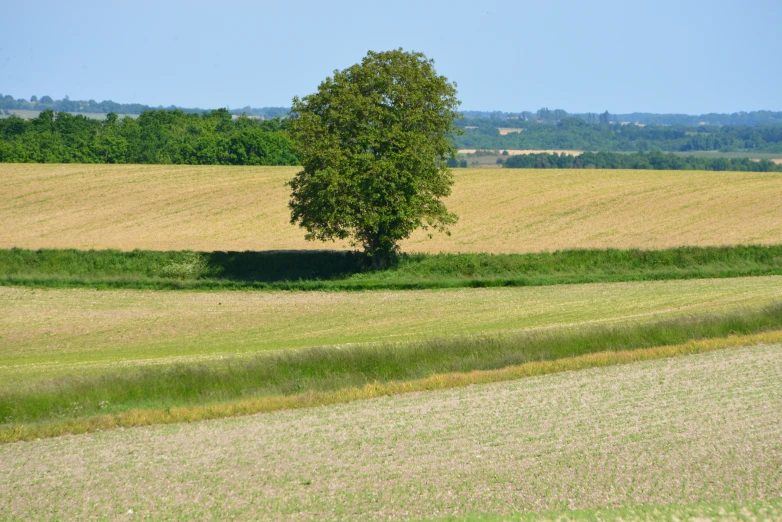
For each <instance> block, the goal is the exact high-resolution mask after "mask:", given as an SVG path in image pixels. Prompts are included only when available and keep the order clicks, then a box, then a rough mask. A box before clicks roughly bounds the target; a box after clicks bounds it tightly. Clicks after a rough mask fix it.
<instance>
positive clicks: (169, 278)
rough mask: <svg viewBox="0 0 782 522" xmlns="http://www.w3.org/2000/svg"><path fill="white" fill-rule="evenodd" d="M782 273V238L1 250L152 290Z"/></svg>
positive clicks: (39, 278)
mask: <svg viewBox="0 0 782 522" xmlns="http://www.w3.org/2000/svg"><path fill="white" fill-rule="evenodd" d="M780 274H782V245H774V246H761V245H751V246H730V247H681V248H672V249H667V250H635V249H633V250H616V249H609V250H566V251H561V252H553V253H538V254H439V255H427V254H413V255H407V254H403V255H401V256H400V257H399V258H398V259H397V261H396V262H395V263H394V264H393V266H391V267H390V268H389V269H387V270H384V271H375V270H372V269H371V265H370V263H369V262H368V261H367V259H366V258H365V256H363V255H362V254H360V253H355V252H328V251H326V252H323V251H320V252H319V251H310V252H306V251H300V252H192V251H175V252H159V251H150V250H147V251H142V250H135V251H132V252H123V251H118V250H73V249H68V250H49V249H42V250H26V249H20V248H13V249H7V250H0V284H5V285H21V286H31V287H61V288H67V287H92V288H147V289H279V290H372V289H399V290H402V289H424V288H453V287H490V286H542V285H554V284H563V283H593V282H617V281H644V280H666V279H696V278H724V277H742V276H758V275H780Z"/></svg>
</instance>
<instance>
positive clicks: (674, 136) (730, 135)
mask: <svg viewBox="0 0 782 522" xmlns="http://www.w3.org/2000/svg"><path fill="white" fill-rule="evenodd" d="M599 116H602V117H601V118H597V119H596V121H593V122H587V121H585V120H583V119H581V118H576V117H571V116H568V117H566V118H564V119H562V120H559V121H558V122H556V123H550V122H542V123H541V122H538V121H537V120H526V121H525V120H510V121H504V122H503V125H502V126H498V122H497V121H496V120H492V119H487V118H483V119H468V118H464V119H462V120H460V121H459V122H458V125H459V127H460V128H461V129H463V130H464V134H462V135H461V136H455V137H454V138H453V139H454V143H455V145H456V147H457V148H458V149H490V150H503V149H505V150H512V149H526V150H551V149H555V150H605V151H616V152H632V151H654V150H661V151H668V152H687V151H722V152H735V151H752V152H782V125H758V126H747V125H724V126H714V125H697V126H684V125H673V126H664V125H646V126H641V125H635V124H627V125H621V124H617V123H614V121H613V120H612V119H611V118H612V116H611V115H608V114H607V113H604V114H603V115H599ZM503 126H504V127H507V128H510V129H513V130H516V129H518V131H517V132H508V133H507V134H505V135H502V134H500V130H499V129H500V128H502V127H503Z"/></svg>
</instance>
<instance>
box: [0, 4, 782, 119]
mask: <svg viewBox="0 0 782 522" xmlns="http://www.w3.org/2000/svg"><path fill="white" fill-rule="evenodd" d="M3 12H4V16H3V18H4V23H3V31H2V33H0V93H2V94H3V95H6V94H12V95H13V96H14V97H17V98H19V97H23V98H29V97H30V96H31V95H32V94H36V95H38V96H39V97H40V96H42V95H46V94H48V95H50V96H52V97H54V98H62V97H63V96H65V95H68V96H70V98H71V99H95V100H99V101H100V100H104V99H111V100H114V101H118V102H125V103H127V102H139V103H145V104H149V105H164V106H168V105H172V104H174V105H179V106H186V107H203V108H217V107H225V106H229V107H231V108H238V107H243V106H246V105H250V106H253V107H263V106H289V105H290V100H291V98H292V97H293V96H294V95H306V94H309V93H311V92H313V91H315V89H316V88H317V86H318V84H319V83H320V82H321V81H322V80H323V79H325V78H326V77H327V76H329V75H331V73H332V72H333V71H334V70H335V69H343V68H345V67H348V66H350V65H352V64H354V63H356V62H358V61H360V60H361V58H362V57H363V56H364V55H365V54H366V52H367V51H368V50H370V49H371V50H376V51H380V50H387V49H392V48H397V47H403V48H404V49H407V50H415V51H421V52H423V53H425V54H426V55H427V56H428V57H430V58H432V59H434V61H435V65H436V67H437V70H438V72H439V73H440V74H443V75H445V76H447V77H448V78H449V79H451V80H454V81H456V82H457V83H458V85H459V98H460V99H461V100H462V106H461V108H462V109H464V110H503V111H521V110H536V109H538V108H540V107H544V106H546V107H549V108H551V109H554V108H562V109H565V110H568V111H571V112H588V111H589V112H602V111H604V110H609V111H610V112H614V113H625V112H631V111H642V112H682V113H690V114H693V113H705V112H734V111H741V110H759V109H768V110H782V96H780V93H782V66H780V62H782V59H781V58H780V57H782V30H780V23H782V1H781V0H754V1H753V0H743V1H724V0H712V1H700V0H692V1H686V0H679V1H668V0H657V1H648V2H646V1H643V2H642V1H632V0H626V1H589V2H586V1H580V2H575V1H573V2H565V1H536V2H522V1H511V0H484V1H482V2H467V1H453V0H452V1H447V2H439V1H438V2H434V1H426V0H417V1H407V0H394V1H391V2H389V1H385V2H372V1H363V2H359V1H328V2H323V1H318V2H316V1H300V0H289V1H287V2H236V1H230V0H224V1H222V2H198V1H188V2H185V1H178V0H177V1H165V0H159V1H157V2H148V1H143V0H141V1H135V2H119V1H116V2H115V1H111V0H105V1H102V2H79V1H68V2H54V1H41V0H37V1H36V2H33V3H28V2H22V1H19V0H16V1H13V2H11V3H7V4H6V5H5V6H4V8H3Z"/></svg>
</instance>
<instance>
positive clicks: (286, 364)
mask: <svg viewBox="0 0 782 522" xmlns="http://www.w3.org/2000/svg"><path fill="white" fill-rule="evenodd" d="M780 328H782V303H777V304H775V305H772V306H769V307H766V308H763V309H757V310H746V311H743V312H734V313H730V314H721V315H704V316H692V317H688V318H680V319H671V320H665V321H659V322H655V323H646V324H637V325H626V326H614V327H606V326H600V327H589V328H581V329H567V330H551V331H538V332H531V333H524V334H519V335H515V336H505V337H499V336H480V337H464V338H445V339H435V340H430V341H425V342H416V343H409V344H403V345H387V344H383V345H381V344H378V345H358V346H352V347H342V348H338V347H329V348H312V349H303V350H298V351H283V352H278V353H271V354H264V355H258V356H255V357H253V358H232V359H224V360H214V361H211V362H209V363H201V364H180V365H174V366H168V367H144V368H136V369H129V370H126V371H122V372H115V373H112V374H106V375H102V376H97V377H78V376H74V377H70V378H61V379H56V380H51V381H47V382H43V383H40V384H38V385H35V386H32V387H30V388H27V389H24V390H20V391H8V392H4V393H2V394H0V422H2V423H3V424H2V425H0V431H7V430H13V429H14V427H18V426H22V425H29V424H35V423H44V424H45V423H52V422H54V423H62V422H64V421H68V420H74V419H75V420H78V419H84V418H88V417H91V416H96V415H107V414H108V415H117V414H123V412H128V411H130V410H136V409H147V410H150V409H151V410H156V411H165V410H168V409H170V408H177V407H188V406H199V405H201V406H203V405H207V406H208V405H216V404H218V405H219V404H225V403H231V402H232V401H237V400H245V399H251V398H263V397H269V398H274V397H277V398H281V397H300V396H302V394H305V395H306V394H307V393H328V392H337V391H339V390H346V389H354V388H361V387H364V386H367V385H376V384H378V383H379V384H383V383H393V382H397V383H404V382H410V381H416V380H421V379H436V378H437V376H438V375H444V374H454V373H458V374H467V373H468V372H476V371H478V372H480V371H492V370H498V369H503V368H509V367H514V366H518V365H523V364H525V363H546V364H549V363H551V364H557V361H562V360H566V359H573V358H579V357H593V358H594V356H595V354H601V353H602V354H605V353H613V352H619V351H624V352H627V351H630V352H632V351H634V350H643V349H648V348H651V347H660V346H671V345H681V344H682V343H686V342H688V341H692V340H697V339H710V338H723V337H727V336H729V335H748V334H753V333H756V332H763V331H770V330H778V329H780ZM601 357H604V356H601ZM609 359H610V358H609ZM609 359H606V360H609ZM589 361H591V359H588V360H587V362H588V364H587V366H589V365H595V364H598V363H599V362H600V359H599V358H598V359H595V361H592V362H589ZM619 362H621V361H619ZM568 364H570V363H568ZM579 364H580V363H579ZM601 364H602V363H601ZM575 367H578V365H576V366H575ZM575 367H574V368H575ZM565 369H567V367H566V368H565ZM571 369H573V368H571ZM525 371H526V370H525ZM468 380H469V379H468ZM294 402H295V401H294Z"/></svg>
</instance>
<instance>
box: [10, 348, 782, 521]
mask: <svg viewBox="0 0 782 522" xmlns="http://www.w3.org/2000/svg"><path fill="white" fill-rule="evenodd" d="M781 381H782V346H780V345H766V346H758V347H753V348H744V349H737V350H721V351H716V352H712V353H708V354H701V355H693V356H686V357H676V358H672V359H666V360H658V361H647V362H640V363H635V364H632V365H627V366H621V367H610V368H595V369H590V370H585V371H581V372H569V373H563V374H557V375H549V376H542V377H532V378H528V379H522V380H517V381H511V382H505V383H495V384H486V385H480V386H469V387H462V388H456V389H453V390H446V391H438V392H428V393H411V394H404V395H394V396H390V397H383V398H378V399H373V400H369V401H358V402H353V403H350V404H344V405H335V406H331V407H320V408H313V409H305V410H295V411H284V412H276V413H271V414H268V415H263V416H252V417H243V418H235V419H225V420H218V421H210V422H204V423H197V424H185V425H183V424H178V425H167V426H155V427H147V428H138V429H131V430H125V431H111V432H105V433H95V434H90V435H81V436H73V437H63V438H58V439H49V440H38V441H33V442H26V443H19V444H9V445H3V446H0V510H2V513H3V514H4V516H7V517H9V518H12V517H16V518H22V519H44V518H46V519H48V518H57V519H81V518H86V517H89V516H96V515H99V516H101V517H106V518H119V517H122V516H125V515H127V514H129V511H131V510H132V514H133V515H134V516H135V517H141V518H153V519H163V518H178V519H207V518H220V519H227V518H232V519H242V520H245V519H263V520H323V519H335V518H337V519H357V520H367V519H409V518H412V517H426V518H436V517H442V516H445V515H460V514H465V513H475V512H484V513H497V514H502V513H510V512H523V511H536V512H540V511H546V510H563V509H589V508H595V507H618V506H623V505H624V506H627V505H630V506H632V505H641V504H688V503H694V502H708V503H711V502H745V501H751V500H753V499H764V498H770V497H776V496H779V492H780V491H782V475H781V474H780V472H779V470H780V469H782V440H780V438H779V427H780V425H782V394H781V393H780V386H779V383H780V382H781Z"/></svg>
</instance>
